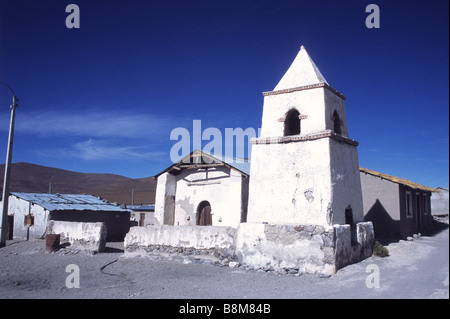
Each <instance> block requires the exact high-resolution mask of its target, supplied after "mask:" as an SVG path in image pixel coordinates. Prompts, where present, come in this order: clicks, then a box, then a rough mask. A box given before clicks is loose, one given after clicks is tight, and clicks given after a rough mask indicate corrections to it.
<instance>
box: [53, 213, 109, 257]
mask: <svg viewBox="0 0 450 319" xmlns="http://www.w3.org/2000/svg"><path fill="white" fill-rule="evenodd" d="M47 233H48V234H60V235H61V242H62V243H63V242H69V243H70V246H71V247H74V248H79V249H82V250H88V251H90V252H93V253H96V252H101V251H104V250H105V245H106V226H105V224H104V223H79V222H63V221H56V220H52V221H50V222H49V223H48V227H47Z"/></svg>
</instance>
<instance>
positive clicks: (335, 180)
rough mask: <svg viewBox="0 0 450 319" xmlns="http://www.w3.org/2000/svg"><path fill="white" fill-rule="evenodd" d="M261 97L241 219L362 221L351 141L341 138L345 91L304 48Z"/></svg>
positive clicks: (329, 223)
mask: <svg viewBox="0 0 450 319" xmlns="http://www.w3.org/2000/svg"><path fill="white" fill-rule="evenodd" d="M263 95H264V108H263V116H262V125H261V135H260V136H259V137H258V138H254V139H252V141H251V142H252V159H251V171H250V186H249V205H248V216H247V221H248V222H267V223H271V224H272V223H273V224H302V225H321V226H324V227H325V228H326V229H329V228H331V227H332V225H333V224H350V225H352V226H354V225H355V224H356V223H358V222H361V221H363V219H364V213H363V205H362V194H361V182H360V177H359V163H358V153H357V149H356V147H357V146H358V142H357V141H355V140H353V139H350V138H349V136H348V128H347V121H346V117H345V96H344V95H342V94H341V93H339V92H338V91H336V90H335V89H334V88H332V87H331V86H330V85H329V84H328V82H327V81H326V80H325V78H324V76H323V75H322V73H321V72H320V71H319V69H318V68H317V66H316V65H315V63H314V62H313V61H312V59H311V58H310V56H309V55H308V53H307V52H306V50H305V48H304V47H303V46H302V47H301V49H300V51H299V53H298V54H297V56H296V58H295V59H294V61H293V63H292V65H291V66H290V67H289V69H288V70H287V72H286V73H285V75H284V76H283V77H282V79H281V80H280V82H279V83H278V84H277V86H276V87H275V89H274V90H273V91H269V92H264V93H263Z"/></svg>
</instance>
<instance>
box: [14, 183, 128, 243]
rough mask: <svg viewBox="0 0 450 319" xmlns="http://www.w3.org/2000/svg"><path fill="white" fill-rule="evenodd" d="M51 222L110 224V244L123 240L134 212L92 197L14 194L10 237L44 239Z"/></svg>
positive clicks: (108, 239) (108, 226) (108, 236)
mask: <svg viewBox="0 0 450 319" xmlns="http://www.w3.org/2000/svg"><path fill="white" fill-rule="evenodd" d="M50 221H65V222H79V223H98V222H102V223H104V224H105V225H106V232H107V235H106V240H107V241H122V240H123V239H124V237H125V235H126V234H127V232H128V230H129V228H130V211H129V210H126V209H123V208H120V207H119V206H115V205H112V204H109V203H106V202H104V201H103V200H101V199H99V198H97V197H95V196H92V195H80V194H44V193H19V192H12V193H11V195H10V196H9V204H8V224H9V226H10V228H9V238H10V239H12V238H24V239H38V238H44V237H45V235H46V233H47V226H48V225H49V222H50Z"/></svg>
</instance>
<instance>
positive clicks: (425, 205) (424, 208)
mask: <svg viewBox="0 0 450 319" xmlns="http://www.w3.org/2000/svg"><path fill="white" fill-rule="evenodd" d="M422 205H423V214H424V215H428V213H429V211H428V196H427V194H423V200H422Z"/></svg>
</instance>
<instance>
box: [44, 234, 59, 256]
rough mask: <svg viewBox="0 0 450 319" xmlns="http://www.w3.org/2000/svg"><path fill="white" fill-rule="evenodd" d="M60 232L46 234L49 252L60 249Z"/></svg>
mask: <svg viewBox="0 0 450 319" xmlns="http://www.w3.org/2000/svg"><path fill="white" fill-rule="evenodd" d="M60 240H61V235H60V234H47V235H46V236H45V249H46V251H47V252H48V253H52V252H54V251H58V250H59V242H60Z"/></svg>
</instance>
